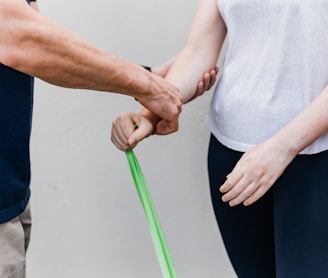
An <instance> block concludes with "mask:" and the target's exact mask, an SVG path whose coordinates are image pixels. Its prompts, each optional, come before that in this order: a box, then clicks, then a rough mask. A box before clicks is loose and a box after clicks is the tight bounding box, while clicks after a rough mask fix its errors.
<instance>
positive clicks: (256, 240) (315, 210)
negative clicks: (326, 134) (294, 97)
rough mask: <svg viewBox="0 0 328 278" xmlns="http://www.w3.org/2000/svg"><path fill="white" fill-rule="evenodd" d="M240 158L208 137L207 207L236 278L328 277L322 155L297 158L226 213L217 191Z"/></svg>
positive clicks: (327, 178) (327, 189)
mask: <svg viewBox="0 0 328 278" xmlns="http://www.w3.org/2000/svg"><path fill="white" fill-rule="evenodd" d="M241 155H242V153H240V152H236V151H233V150H230V149H228V148H226V147H224V146H223V145H222V144H220V143H219V142H218V141H217V140H216V139H215V137H214V136H213V135H212V136H211V140H210V145H209V151H208V173H209V181H210V189H211V197H212V204H213V208H214V212H215V216H216V219H217V222H218V225H219V229H220V231H221V235H222V238H223V241H224V244H225V246H226V250H227V253H228V255H229V258H230V261H231V263H232V265H233V267H234V269H235V271H236V273H237V275H238V277H240V278H256V277H259V278H270V277H278V278H294V277H295V278H325V277H328V171H327V170H328V151H326V152H322V153H320V154H316V155H299V156H297V157H296V158H295V159H294V161H293V162H292V164H290V165H289V166H288V167H287V169H286V171H285V172H284V174H283V175H282V176H281V177H280V178H279V180H278V181H277V182H276V183H275V185H274V186H273V187H272V189H271V190H270V191H268V192H267V193H266V194H265V195H264V196H263V197H262V198H261V199H260V200H259V201H257V202H256V203H255V204H253V205H251V206H249V207H245V206H243V205H239V206H236V207H233V208H231V207H229V205H228V204H226V203H223V202H222V201H221V195H222V194H221V193H220V192H219V187H220V185H222V184H223V183H224V181H225V177H226V175H227V174H228V173H230V172H231V170H232V169H233V167H234V166H235V164H236V163H237V161H238V160H239V158H240V157H241Z"/></svg>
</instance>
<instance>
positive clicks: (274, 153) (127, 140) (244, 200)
mask: <svg viewBox="0 0 328 278" xmlns="http://www.w3.org/2000/svg"><path fill="white" fill-rule="evenodd" d="M215 5H216V1H215V0H200V1H199V8H198V11H197V14H196V18H195V21H194V24H193V27H192V30H191V38H192V39H191V40H189V41H188V42H187V46H186V49H187V50H186V52H185V53H188V51H190V50H195V49H197V51H200V53H202V51H201V50H199V48H202V49H203V50H204V49H205V50H207V52H206V53H207V55H208V54H211V53H212V52H213V51H214V52H215V51H217V50H219V49H220V47H219V48H218V49H212V48H207V47H209V46H208V45H215V43H217V44H219V43H221V42H222V41H223V40H220V41H215V37H216V39H217V38H218V37H222V36H224V35H225V33H226V29H225V27H224V26H223V25H224V23H222V21H220V15H219V14H213V12H212V13H211V10H215V9H216V7H215ZM209 7H210V8H209ZM208 8H209V9H208ZM211 15H213V16H211ZM205 17H207V18H205ZM214 23H215V28H216V29H218V31H217V32H218V33H217V34H216V36H215V37H210V36H208V35H207V37H206V39H208V40H210V41H211V43H209V44H208V45H207V44H202V45H199V44H198V43H203V42H204V41H203V39H204V34H205V33H202V30H206V29H208V30H211V26H213V24H214ZM188 44H191V45H192V46H190V45H188ZM204 54H205V52H204ZM214 54H215V53H212V55H213V56H214ZM199 55H201V54H197V55H196V54H195V53H193V55H190V56H189V60H188V59H183V57H182V56H180V55H179V57H178V58H177V61H176V62H175V63H174V64H175V65H176V68H175V67H174V64H173V66H172V71H171V70H170V71H169V72H172V73H177V72H183V70H184V69H186V68H192V67H193V65H194V64H193V62H192V60H193V59H192V57H197V56H199ZM186 57H188V55H186ZM174 68H175V69H174ZM173 69H174V70H173ZM187 74H190V73H189V72H187V73H186V76H182V75H179V74H176V75H175V78H176V80H174V81H173V80H172V81H173V83H174V84H176V85H177V86H178V87H179V88H180V89H181V93H182V98H183V102H186V100H188V97H190V94H188V93H186V92H187V91H188V90H186V89H185V87H184V85H183V84H184V82H186V81H188V82H190V79H189V78H188V76H187ZM168 78H169V76H168ZM179 78H181V80H178V79H179ZM182 79H184V80H182ZM327 107H328V86H327V87H325V88H324V89H323V90H322V92H320V93H319V95H318V96H317V97H316V98H315V99H314V100H313V101H312V102H311V103H310V104H309V105H308V106H307V107H306V108H305V109H304V110H303V111H301V112H300V114H299V115H297V116H296V117H295V118H294V119H292V120H291V121H290V122H289V123H288V124H287V125H286V126H284V127H283V128H282V129H281V130H279V131H278V132H277V133H276V134H274V135H273V136H272V137H271V138H269V139H268V140H266V141H265V142H262V143H261V144H258V145H256V146H254V147H253V148H251V149H250V150H248V151H247V152H246V153H245V154H244V155H243V156H242V157H241V159H240V160H239V161H238V163H237V164H236V166H235V167H234V168H233V169H232V171H231V173H230V174H228V175H227V178H226V181H225V182H224V184H223V185H219V186H220V191H221V192H222V193H223V196H222V200H223V201H224V202H228V203H229V205H230V206H236V205H239V204H243V205H245V206H249V205H251V204H253V203H254V202H256V201H257V200H258V199H260V198H261V197H262V196H263V195H264V194H265V193H266V192H267V191H268V190H269V189H270V188H271V187H272V186H273V185H274V183H275V182H276V180H277V179H278V178H279V177H280V176H281V174H282V173H283V172H284V171H285V169H286V167H287V166H288V165H289V164H290V163H291V161H292V160H293V159H294V158H295V157H296V155H297V154H299V153H300V152H301V151H302V150H303V149H305V148H306V147H308V146H309V145H311V144H312V143H313V142H315V141H316V140H317V139H318V138H320V137H321V136H322V135H324V134H325V133H327V132H328V113H327ZM131 122H135V123H137V125H138V129H137V130H133V129H132V128H131ZM113 129H114V131H112V134H113V133H114V135H115V136H114V137H113V138H112V140H113V142H114V144H115V145H116V146H117V147H118V148H119V149H121V150H126V149H129V148H133V147H135V146H136V145H137V144H138V142H140V141H141V140H142V139H143V138H145V137H147V136H148V135H149V134H151V133H152V132H155V133H161V132H163V134H165V126H164V127H163V126H162V127H160V129H158V123H157V120H156V116H154V115H153V113H151V112H150V111H147V110H146V109H144V110H143V111H142V112H141V113H139V114H133V113H132V114H131V113H124V114H121V115H119V116H118V118H117V119H116V120H115V121H114V123H113Z"/></svg>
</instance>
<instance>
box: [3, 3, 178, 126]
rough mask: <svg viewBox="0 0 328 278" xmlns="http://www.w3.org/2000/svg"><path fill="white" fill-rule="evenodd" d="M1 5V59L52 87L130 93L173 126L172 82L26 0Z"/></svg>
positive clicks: (174, 95) (175, 120) (175, 111)
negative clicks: (79, 33) (109, 50)
mask: <svg viewBox="0 0 328 278" xmlns="http://www.w3.org/2000/svg"><path fill="white" fill-rule="evenodd" d="M0 5H1V10H0V25H1V26H2V27H1V29H0V62H1V63H2V64H4V65H6V66H9V67H11V68H14V69H16V70H19V71H21V72H24V73H26V74H29V75H32V76H36V77H38V78H40V79H43V80H44V81H46V82H49V83H51V84H54V85H57V86H62V87H70V88H77V89H90V90H97V91H104V92H115V93H120V94H125V95H129V96H133V97H135V98H137V99H138V100H139V102H140V103H141V104H142V105H143V106H144V107H147V108H148V109H150V110H151V111H153V112H154V113H155V114H156V115H158V116H159V117H161V118H163V119H166V120H167V121H168V122H169V125H170V127H171V128H172V129H173V130H177V129H178V116H179V113H180V112H181V96H180V93H179V90H178V89H177V88H176V87H175V86H174V85H172V84H170V83H168V82H167V81H165V80H164V79H163V78H161V77H159V76H156V75H154V74H151V73H149V72H147V71H146V70H145V69H143V68H142V67H141V66H138V65H135V64H132V63H129V62H128V61H125V60H124V59H121V58H119V57H116V56H114V55H111V54H109V53H106V52H105V51H103V50H101V49H99V48H97V47H95V46H93V45H92V44H90V43H88V42H87V41H85V40H83V39H82V38H80V37H79V36H77V35H75V34H74V33H72V32H70V31H68V30H66V29H65V28H63V27H62V26H60V25H59V24H56V23H55V22H53V21H51V20H50V19H48V18H46V17H44V16H42V15H40V14H39V13H37V12H36V11H35V10H33V9H31V8H30V7H29V5H28V4H27V3H26V1H25V0H0ZM26 53H28V55H26Z"/></svg>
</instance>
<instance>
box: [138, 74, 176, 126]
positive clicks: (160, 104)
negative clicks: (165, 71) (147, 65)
mask: <svg viewBox="0 0 328 278" xmlns="http://www.w3.org/2000/svg"><path fill="white" fill-rule="evenodd" d="M151 78H153V79H154V80H153V81H154V82H151V84H152V88H150V89H151V90H150V93H148V94H142V95H140V96H137V97H136V99H137V100H138V101H139V102H140V104H142V105H143V106H144V107H146V108H147V109H148V110H150V111H152V112H153V113H154V114H155V115H157V116H158V117H159V118H160V119H163V120H164V121H165V122H166V125H167V128H168V129H169V130H170V131H171V132H175V131H177V130H178V127H179V114H180V112H181V109H182V99H181V95H180V92H179V90H178V89H177V88H176V87H175V86H174V85H172V84H170V83H168V82H167V81H165V79H163V78H162V77H159V76H157V75H154V74H151Z"/></svg>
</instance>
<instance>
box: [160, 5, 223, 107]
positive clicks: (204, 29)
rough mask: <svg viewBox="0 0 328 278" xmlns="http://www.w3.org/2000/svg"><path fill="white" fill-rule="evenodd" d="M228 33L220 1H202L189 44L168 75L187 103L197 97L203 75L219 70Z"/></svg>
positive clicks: (178, 56)
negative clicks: (219, 62)
mask: <svg viewBox="0 0 328 278" xmlns="http://www.w3.org/2000/svg"><path fill="white" fill-rule="evenodd" d="M226 32H227V29H226V25H225V23H224V21H223V19H222V17H221V15H220V13H219V10H218V8H217V3H216V1H199V6H198V9H197V13H196V16H195V19H194V22H193V25H192V27H191V31H190V33H189V37H188V41H187V43H186V45H185V47H184V48H183V49H182V50H181V51H180V52H179V54H178V55H177V56H176V58H175V60H174V62H173V64H172V66H171V67H170V70H169V71H168V73H167V75H166V79H167V80H168V81H169V82H172V83H173V84H174V85H176V86H177V87H178V88H179V89H180V93H181V94H182V98H183V103H186V102H188V100H190V99H191V98H192V97H193V95H194V93H195V88H196V86H197V82H198V80H202V77H203V74H204V73H205V72H208V71H209V69H212V68H214V67H215V66H216V64H217V61H218V57H219V54H220V51H221V48H222V45H223V43H224V40H225V36H226Z"/></svg>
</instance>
